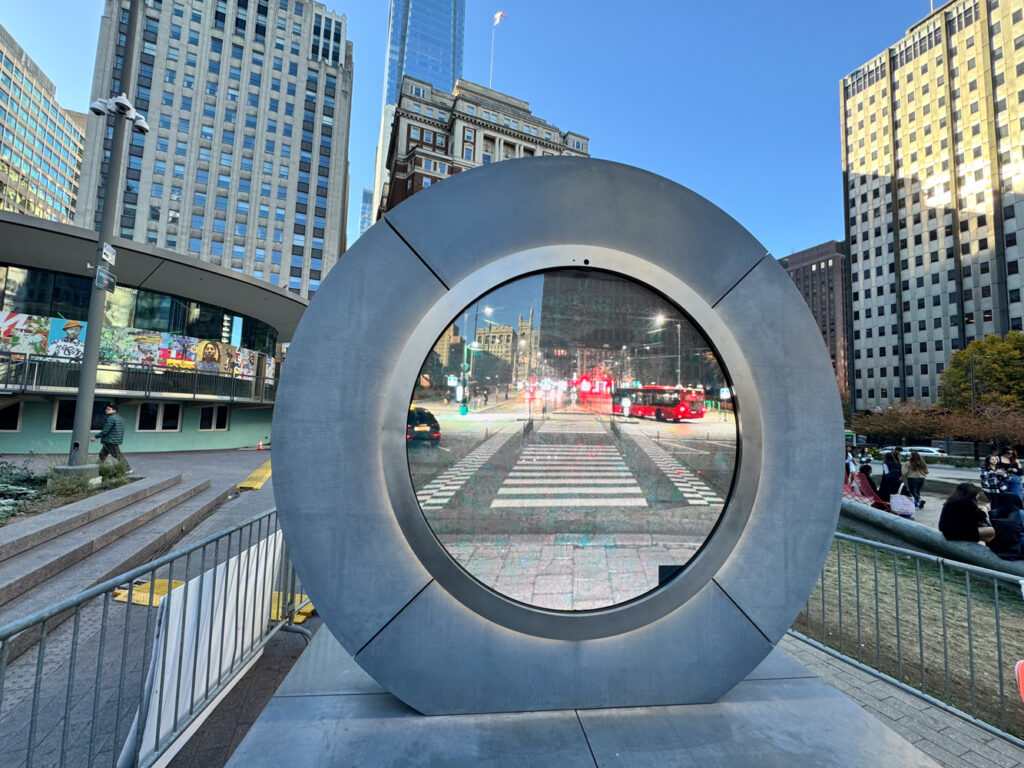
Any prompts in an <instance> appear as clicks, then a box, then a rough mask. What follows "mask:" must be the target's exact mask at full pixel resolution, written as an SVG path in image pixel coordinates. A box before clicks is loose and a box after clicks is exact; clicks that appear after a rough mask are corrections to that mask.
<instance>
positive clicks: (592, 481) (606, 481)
mask: <svg viewBox="0 0 1024 768" xmlns="http://www.w3.org/2000/svg"><path fill="white" fill-rule="evenodd" d="M555 478H558V482H559V483H560V484H561V485H619V484H621V483H622V481H623V480H624V479H626V478H625V477H588V478H578V477H562V476H561V475H548V476H547V477H528V478H521V477H509V478H508V479H507V480H505V485H529V486H533V485H541V484H542V483H548V482H550V481H551V480H553V479H555Z"/></svg>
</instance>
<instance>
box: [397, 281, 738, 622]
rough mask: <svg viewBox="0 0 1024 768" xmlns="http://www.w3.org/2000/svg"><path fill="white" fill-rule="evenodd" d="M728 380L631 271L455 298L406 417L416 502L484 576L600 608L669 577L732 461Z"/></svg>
mask: <svg viewBox="0 0 1024 768" xmlns="http://www.w3.org/2000/svg"><path fill="white" fill-rule="evenodd" d="M732 395H733V393H732V390H731V389H730V387H729V383H728V380H727V377H726V373H725V371H724V370H723V367H722V365H721V364H720V362H719V360H718V358H717V356H716V354H715V352H714V351H713V350H712V348H711V347H710V345H709V344H708V343H707V341H706V340H705V338H704V337H703V335H702V334H701V333H700V332H699V331H698V329H697V328H696V327H695V326H694V325H693V323H692V322H691V321H690V320H689V318H688V317H687V315H686V314H685V312H683V311H682V309H681V308H679V307H677V306H675V305H674V304H672V303H670V302H668V301H667V300H666V299H665V298H663V297H662V296H660V295H659V294H657V293H655V292H654V291H652V290H650V289H649V288H647V287H646V286H644V285H642V284H641V283H639V282H637V281H634V280H631V279H629V278H626V277H623V276H621V275H616V274H610V273H607V272H601V271H597V270H587V269H550V270H547V271H544V272H540V273H537V274H532V275H529V276H527V277H522V278H519V279H517V280H513V281H512V282H509V283H506V284H504V285H502V286H500V287H499V288H497V289H495V290H493V291H491V292H490V293H487V294H486V295H484V296H481V297H480V298H479V299H478V300H477V301H476V302H474V303H473V304H471V305H470V306H468V307H466V308H465V309H464V310H463V311H462V312H461V313H460V314H459V315H458V316H457V317H455V318H452V320H451V322H450V324H449V325H448V327H447V328H445V330H444V332H443V333H442V334H441V336H440V338H438V340H437V342H436V344H435V345H434V346H433V348H432V349H431V350H430V352H429V353H428V355H427V357H426V359H425V360H424V361H423V365H422V367H421V369H420V373H419V376H418V377H417V382H416V385H415V387H414V390H413V393H412V397H411V402H410V404H409V412H408V416H407V424H406V446H407V455H408V460H409V470H410V474H411V476H412V481H413V486H414V488H415V491H416V497H417V500H418V502H419V505H420V509H421V510H422V512H423V515H424V517H425V518H426V521H427V523H428V524H429V526H430V528H431V530H432V531H433V533H434V535H435V536H436V537H437V539H438V541H439V542H440V543H441V544H442V546H443V547H444V548H445V550H446V551H447V552H448V554H449V555H450V556H451V557H452V558H453V559H454V560H455V561H456V562H457V563H458V564H459V565H460V566H461V567H462V568H463V569H464V570H465V571H466V572H468V573H469V574H470V575H472V576H473V577H474V578H475V579H477V580H478V581H480V582H481V583H482V584H484V585H485V586H487V587H489V588H490V589H493V590H494V591H496V592H498V593H500V594H502V595H504V596H505V597H508V598H511V599H512V600H516V601H518V602H521V603H525V604H527V605H531V606H535V607H538V608H545V609H550V610H558V611H584V610H595V609H602V608H608V607H610V606H614V605H618V604H621V603H624V602H627V601H629V600H632V599H634V598H636V597H639V596H641V595H643V594H645V593H647V592H650V591H651V590H653V589H656V588H657V587H658V586H659V585H661V584H664V583H665V582H667V581H669V580H671V579H672V578H674V577H675V576H676V575H677V574H678V573H679V572H680V571H681V570H682V569H683V568H684V567H685V566H686V564H687V563H688V562H689V561H690V560H691V558H692V557H693V556H694V554H696V552H697V551H698V550H699V549H700V548H701V546H702V545H703V544H704V542H705V541H707V539H708V537H709V536H710V534H711V531H712V530H713V528H714V527H715V524H716V523H717V522H718V519H719V517H720V515H721V513H722V510H723V508H724V505H725V500H726V497H727V495H728V493H729V489H730V487H731V484H732V481H733V474H734V470H735V467H736V444H737V430H736V418H735V402H734V399H733V396H732Z"/></svg>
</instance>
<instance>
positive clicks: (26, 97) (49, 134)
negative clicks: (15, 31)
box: [0, 26, 85, 224]
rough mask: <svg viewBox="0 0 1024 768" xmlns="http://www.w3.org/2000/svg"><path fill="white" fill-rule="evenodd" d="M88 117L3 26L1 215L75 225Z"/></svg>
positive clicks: (0, 62) (0, 52) (0, 47)
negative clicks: (64, 101)
mask: <svg viewBox="0 0 1024 768" xmlns="http://www.w3.org/2000/svg"><path fill="white" fill-rule="evenodd" d="M84 140H85V115H83V114H82V113H80V112H71V111H69V110H66V109H61V107H60V105H58V104H57V87H56V86H55V85H54V84H53V83H52V82H51V81H50V79H49V78H48V77H47V76H46V75H45V74H43V71H42V70H41V69H40V68H39V66H38V65H37V64H36V63H35V62H34V61H32V59H31V58H30V57H29V55H28V54H27V53H25V51H24V50H22V48H21V46H20V45H18V43H17V42H16V41H15V40H14V38H13V37H11V35H10V33H9V32H8V31H7V30H6V29H4V28H3V27H2V26H0V210H3V211H15V212H17V213H25V214H28V215H29V216H38V217H40V218H43V219H50V220H51V221H59V222H63V223H65V224H70V223H71V221H72V220H73V219H74V215H75V205H76V203H77V199H78V179H79V175H80V174H81V172H82V148H83V143H84Z"/></svg>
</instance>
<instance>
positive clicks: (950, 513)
mask: <svg viewBox="0 0 1024 768" xmlns="http://www.w3.org/2000/svg"><path fill="white" fill-rule="evenodd" d="M980 495H981V488H979V487H978V486H976V485H974V483H960V485H958V486H957V487H956V490H954V491H953V493H951V494H950V495H949V498H948V499H946V503H945V504H943V505H942V514H941V515H939V530H940V531H942V535H943V536H945V537H946V540H947V541H975V542H979V541H985V542H988V541H991V540H992V539H994V538H995V535H996V531H995V529H994V528H993V527H992V525H991V523H989V521H988V515H987V514H986V508H985V507H983V506H982V505H981V504H979V502H978V497H979V496H980Z"/></svg>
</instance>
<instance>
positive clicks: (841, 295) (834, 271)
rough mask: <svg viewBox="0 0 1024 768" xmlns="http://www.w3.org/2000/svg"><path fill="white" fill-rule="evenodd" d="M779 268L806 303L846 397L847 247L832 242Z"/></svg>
mask: <svg viewBox="0 0 1024 768" xmlns="http://www.w3.org/2000/svg"><path fill="white" fill-rule="evenodd" d="M779 264H780V265H781V266H782V268H783V269H785V270H786V273H787V274H788V275H789V276H790V278H791V279H792V280H793V282H794V283H795V284H796V287H797V289H798V290H799V291H800V294H801V295H802V296H803V297H804V301H806V302H807V306H808V307H809V308H810V310H811V314H812V315H813V316H814V320H815V322H816V323H817V324H818V328H819V329H820V330H821V336H822V338H823V339H824V340H825V347H826V348H827V349H828V354H829V357H830V358H831V360H832V368H833V369H834V370H835V372H836V383H837V384H838V385H839V391H840V392H841V393H843V394H844V395H846V394H847V393H848V392H849V374H850V369H849V361H848V359H847V341H846V310H847V302H846V297H847V294H848V289H849V277H850V273H849V267H848V266H847V260H846V243H840V242H838V241H836V240H830V241H828V242H827V243H822V244H821V245H816V246H814V247H813V248H807V249H805V250H803V251H797V252H796V253H794V254H791V255H789V256H786V257H785V258H783V259H779Z"/></svg>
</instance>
